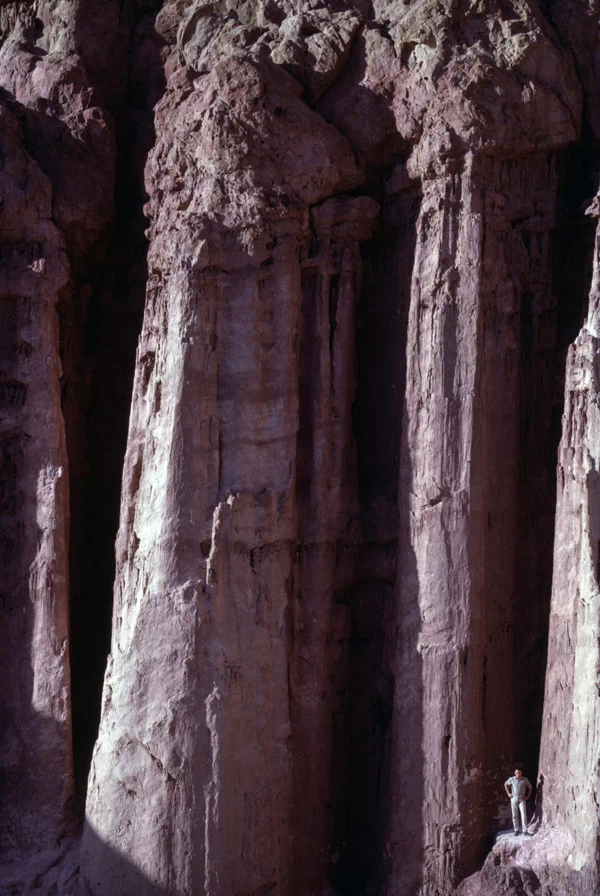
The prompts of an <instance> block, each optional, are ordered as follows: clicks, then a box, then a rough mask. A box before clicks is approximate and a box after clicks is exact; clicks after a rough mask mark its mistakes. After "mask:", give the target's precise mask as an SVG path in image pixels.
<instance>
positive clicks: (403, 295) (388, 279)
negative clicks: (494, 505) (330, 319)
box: [332, 178, 420, 896]
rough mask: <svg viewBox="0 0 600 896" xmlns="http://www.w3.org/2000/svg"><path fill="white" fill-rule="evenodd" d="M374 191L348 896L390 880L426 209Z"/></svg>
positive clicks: (346, 743)
mask: <svg viewBox="0 0 600 896" xmlns="http://www.w3.org/2000/svg"><path fill="white" fill-rule="evenodd" d="M370 192H371V193H372V194H374V198H376V199H377V200H378V201H379V202H380V203H381V204H382V212H381V215H380V221H379V224H378V226H377V228H376V230H375V232H374V233H373V236H372V237H371V239H370V240H369V241H368V242H366V243H364V244H363V245H362V246H361V254H362V262H363V277H362V286H361V295H360V300H359V303H358V308H357V316H358V327H357V331H356V354H357V388H356V393H355V401H354V405H353V433H354V438H355V441H356V449H357V487H358V496H359V501H360V507H361V519H362V528H363V538H364V543H363V545H362V546H359V547H356V548H354V549H353V551H354V552H355V555H356V562H355V567H354V568H355V569H356V576H355V581H354V583H353V584H352V585H351V586H350V587H349V588H348V589H346V590H345V592H344V593H343V594H340V595H338V597H337V599H338V600H339V601H341V602H343V603H345V604H346V605H347V607H348V609H349V611H350V614H351V631H350V637H349V639H348V641H347V644H346V648H347V654H348V659H347V661H348V670H349V673H348V681H347V688H346V689H345V691H344V693H343V695H341V704H340V705H341V719H340V720H339V723H338V726H337V731H336V743H335V744H334V753H335V755H337V756H338V757H340V759H339V761H340V764H341V767H342V772H341V776H342V779H343V780H341V781H340V782H339V784H338V787H339V792H338V796H337V800H336V825H335V840H336V843H335V848H336V850H337V852H336V855H337V862H336V864H335V867H334V869H333V873H332V883H333V885H334V887H335V889H336V892H337V893H338V894H340V896H367V894H375V893H378V892H379V887H380V883H381V877H382V868H381V865H380V863H381V856H382V854H383V839H384V836H385V832H384V830H383V827H382V825H383V824H384V823H385V822H384V818H385V811H384V809H385V802H386V799H387V779H388V767H387V762H388V757H389V738H390V733H391V729H390V722H391V718H392V698H393V672H392V668H391V650H390V641H391V640H392V639H393V604H394V601H393V594H394V582H395V574H396V554H397V540H396V536H397V530H398V484H399V456H400V439H401V428H402V415H403V408H404V386H405V377H406V369H405V367H406V351H405V349H406V333H407V327H408V311H409V305H410V286H411V278H412V265H413V261H414V256H415V246H416V222H417V217H418V212H419V204H420V197H419V196H418V195H417V194H416V192H414V191H412V190H408V191H406V192H403V193H400V194H398V195H396V196H395V197H392V199H390V200H388V201H386V199H385V193H384V190H383V181H382V179H381V178H380V179H379V181H378V183H377V184H375V188H374V189H371V190H370Z"/></svg>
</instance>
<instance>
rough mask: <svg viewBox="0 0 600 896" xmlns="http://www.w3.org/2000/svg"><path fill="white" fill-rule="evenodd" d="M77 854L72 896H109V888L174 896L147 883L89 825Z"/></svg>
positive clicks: (138, 894) (151, 895) (141, 894)
mask: <svg viewBox="0 0 600 896" xmlns="http://www.w3.org/2000/svg"><path fill="white" fill-rule="evenodd" d="M80 850H81V854H80V861H81V864H80V870H79V885H78V886H79V888H78V890H77V891H76V894H74V896H108V894H109V893H110V892H112V887H115V889H116V890H117V891H118V892H120V893H130V894H131V896H134V894H135V896H173V891H172V890H169V889H168V888H167V887H165V886H163V885H162V884H160V883H158V882H157V881H152V880H150V878H148V877H147V875H145V874H144V873H143V872H142V871H141V870H140V869H139V868H137V867H136V866H135V865H134V864H133V862H131V861H130V860H129V859H128V858H127V857H126V856H124V855H122V854H121V853H119V851H118V850H117V849H115V848H114V847H113V846H111V845H108V844H107V843H105V842H104V840H103V839H102V837H100V836H99V835H98V833H97V832H96V831H95V830H94V828H93V827H92V825H91V824H90V823H89V822H88V821H86V822H85V824H84V829H83V837H82V840H81V847H80ZM108 882H110V884H109V885H107V884H108ZM198 892H199V893H200V892H201V891H200V890H199V891H198ZM57 896H58V894H57ZM61 896H62V894H61Z"/></svg>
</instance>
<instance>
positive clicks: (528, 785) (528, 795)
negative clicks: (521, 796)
mask: <svg viewBox="0 0 600 896" xmlns="http://www.w3.org/2000/svg"><path fill="white" fill-rule="evenodd" d="M532 790H533V787H532V786H531V781H529V779H528V780H527V794H526V796H525V799H526V800H528V799H529V797H530V796H531V791H532Z"/></svg>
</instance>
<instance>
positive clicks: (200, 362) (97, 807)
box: [83, 59, 377, 896]
mask: <svg viewBox="0 0 600 896" xmlns="http://www.w3.org/2000/svg"><path fill="white" fill-rule="evenodd" d="M169 78H170V81H169V87H168V90H167V94H166V96H165V98H164V100H163V101H162V103H161V104H160V106H159V108H158V110H157V120H158V122H160V127H159V128H157V130H158V133H159V134H160V138H159V141H158V143H157V146H156V148H155V150H154V152H153V154H152V157H151V160H150V164H149V167H148V176H147V182H148V188H149V193H150V203H149V208H148V210H149V213H150V215H151V218H152V229H151V247H150V258H149V267H150V279H149V288H148V295H147V306H146V314H145V321H144V328H143V332H142V336H141V339H140V345H139V349H138V358H137V368H136V379H135V385H134V399H133V407H132V416H131V422H130V430H129V440H128V449H127V456H126V460H125V472H124V479H123V493H122V508H121V525H120V531H119V536H118V540H117V583H116V593H115V607H114V616H113V640H112V650H111V656H110V658H109V663H108V669H107V674H106V679H105V686H104V696H103V710H102V723H101V728H100V732H99V737H98V741H97V744H96V748H95V753H94V759H93V764H92V771H91V775H90V783H89V795H88V806H87V811H88V828H87V831H86V833H85V834H84V844H83V870H84V875H85V877H86V879H87V881H88V884H89V886H90V888H91V890H92V892H93V893H97V894H100V893H105V892H107V891H110V892H111V893H112V894H114V896H118V894H122V896H125V894H129V893H131V892H132V890H133V889H134V888H135V889H136V891H137V892H140V893H154V892H156V890H157V888H158V889H159V890H160V891H161V892H163V891H164V892H167V893H170V894H183V893H194V894H198V896H199V894H205V896H209V894H210V896H220V894H222V893H232V894H233V893H236V894H237V893H239V894H246V893H248V894H249V893H267V892H272V893H274V894H281V896H284V894H286V896H291V894H295V896H298V894H301V893H302V894H306V896H308V894H311V896H312V893H313V892H314V888H315V887H316V886H317V885H319V884H320V882H322V880H323V879H324V875H325V867H326V866H327V864H328V863H329V853H328V845H329V842H330V841H329V838H328V833H329V831H328V825H327V815H326V812H324V806H323V802H324V799H325V797H324V795H323V794H324V792H326V790H327V788H329V787H330V786H331V782H330V779H331V762H332V759H331V757H330V756H329V755H328V754H327V752H325V755H324V756H322V757H321V756H320V755H319V753H318V751H316V749H315V747H316V745H317V744H321V743H322V742H323V740H324V739H325V740H326V738H327V729H328V726H330V724H331V722H330V718H328V714H329V715H330V711H329V701H330V694H329V689H330V685H329V682H328V676H327V662H328V659H327V655H326V654H327V649H328V644H329V640H330V638H329V631H330V629H331V625H332V619H331V616H332V601H331V593H332V590H333V586H332V580H333V576H334V572H335V539H336V538H339V537H340V535H341V533H342V532H343V530H344V528H345V526H346V514H345V512H344V510H345V507H344V506H343V505H342V504H341V502H342V496H343V492H344V490H345V488H347V482H348V478H349V476H350V475H351V471H352V463H351V449H350V443H351V432H350V408H351V397H352V391H351V390H352V383H353V330H354V325H353V304H354V302H355V300H356V297H357V295H356V294H357V290H358V288H359V281H360V253H359V251H358V242H359V241H360V240H361V239H364V238H365V236H366V235H368V233H369V230H370V225H371V223H372V221H373V218H374V215H375V214H376V211H377V205H376V203H374V202H373V201H372V200H369V199H362V200H361V199H350V198H345V199H344V198H340V199H339V200H337V199H330V200H327V197H328V196H332V195H333V194H335V193H338V192H341V191H343V190H344V189H348V188H350V187H354V186H356V185H357V184H358V183H359V182H360V173H359V171H358V170H357V167H356V164H355V162H354V159H353V156H352V153H351V151H350V148H349V146H348V144H347V143H346V141H345V140H344V139H343V138H342V137H341V136H340V135H339V133H338V132H336V131H335V129H333V128H332V127H330V126H329V125H327V124H325V122H324V121H323V120H322V119H320V118H319V116H317V115H316V114H315V113H313V112H311V110H310V109H309V108H308V106H306V105H305V104H304V103H303V102H302V101H301V100H300V99H299V96H298V94H299V92H300V89H299V87H298V85H297V83H296V82H295V81H294V80H293V79H292V78H290V77H289V76H287V75H286V74H285V73H284V72H282V71H278V70H277V69H276V68H274V67H273V66H271V65H270V64H266V65H265V64H257V63H255V62H243V61H240V60H239V59H233V60H230V61H228V62H223V63H219V64H218V65H216V66H215V68H214V69H213V71H212V72H211V74H210V75H209V76H208V77H202V78H197V77H195V74H194V72H193V71H191V70H189V69H187V68H176V67H174V69H173V70H172V71H170V73H169ZM282 160H284V162H285V164H283V162H282ZM322 200H327V201H325V202H322ZM311 208H312V209H313V211H312V226H313V228H314V229H311V213H310V209H311ZM311 246H312V249H311ZM303 283H304V289H303ZM309 283H312V284H313V287H314V288H309V286H308V285H307V284H309ZM303 302H304V304H303ZM308 358H310V361H311V363H309V364H308V365H307V363H306V362H307V359H308ZM312 362H314V363H312ZM310 478H312V479H313V481H312V482H309V481H308V479H310ZM328 501H329V505H327V502H328ZM315 502H317V503H318V506H319V508H321V507H324V509H325V512H324V513H323V515H322V518H319V519H315V518H314V515H315ZM324 729H325V731H324ZM307 779H310V781H311V784H310V788H309V792H308V793H307V787H306V783H307ZM313 805H314V809H313V808H312V807H313ZM309 853H310V854H312V855H314V856H315V862H314V866H313V867H312V868H310V867H308V865H307V863H306V856H307V854H309ZM115 856H120V857H121V859H122V860H124V862H125V864H123V861H115V860H114V857H115Z"/></svg>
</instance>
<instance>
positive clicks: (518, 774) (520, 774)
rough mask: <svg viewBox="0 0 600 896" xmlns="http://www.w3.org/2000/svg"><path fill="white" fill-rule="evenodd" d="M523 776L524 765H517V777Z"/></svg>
mask: <svg viewBox="0 0 600 896" xmlns="http://www.w3.org/2000/svg"><path fill="white" fill-rule="evenodd" d="M522 777H523V768H522V766H520V765H517V767H516V768H515V778H522Z"/></svg>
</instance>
